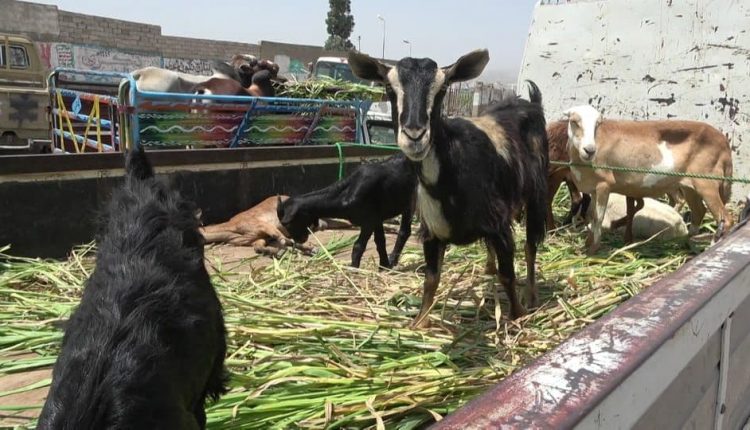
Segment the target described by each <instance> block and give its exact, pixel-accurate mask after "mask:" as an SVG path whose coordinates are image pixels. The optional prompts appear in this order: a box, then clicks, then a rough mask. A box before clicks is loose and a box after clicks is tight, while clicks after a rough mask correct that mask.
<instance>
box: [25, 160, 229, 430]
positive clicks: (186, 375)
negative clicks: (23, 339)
mask: <svg viewBox="0 0 750 430" xmlns="http://www.w3.org/2000/svg"><path fill="white" fill-rule="evenodd" d="M126 170H127V176H126V179H125V184H124V186H123V187H122V188H121V189H118V190H116V191H115V194H114V196H113V197H112V200H111V202H110V203H109V206H108V210H107V215H108V219H107V221H106V224H105V225H104V226H103V227H104V231H103V235H102V236H101V237H100V238H99V240H98V249H99V250H98V253H97V260H96V268H95V270H94V272H93V274H92V275H91V277H90V278H89V280H88V282H87V283H86V287H85V289H84V291H83V297H82V299H81V303H80V305H79V306H78V308H77V309H76V310H75V312H74V313H73V315H72V316H71V317H70V320H69V322H68V324H67V329H66V331H65V336H64V337H63V342H62V351H61V352H60V356H59V357H58V359H57V362H56V363H55V367H54V371H53V373H52V386H51V388H50V391H49V394H48V396H47V401H46V402H45V404H44V408H43V409H42V413H41V416H40V418H39V424H38V426H37V429H56V430H60V429H69V430H73V429H157V428H158V429H198V428H201V429H202V428H205V426H206V414H205V411H204V403H205V400H206V397H210V398H212V399H214V400H215V399H217V398H218V397H219V396H220V395H221V394H222V393H224V392H226V388H225V386H226V371H225V369H224V355H225V352H226V331H225V328H224V319H223V316H222V311H221V304H220V303H219V300H218V297H217V295H216V292H215V291H214V289H213V287H212V286H211V281H210V279H209V276H208V273H207V272H206V268H205V266H204V262H203V238H202V236H201V235H200V233H199V232H198V224H199V221H198V219H197V218H196V209H197V208H196V207H195V205H193V204H192V203H190V202H187V201H185V200H183V199H182V198H181V197H180V196H179V194H178V193H177V192H176V191H173V190H170V189H169V188H168V187H167V186H166V185H165V184H163V183H162V182H160V181H158V180H157V179H155V178H154V177H153V175H154V173H153V169H152V167H151V165H150V164H149V162H148V160H147V159H146V156H145V154H144V152H143V150H142V149H140V150H136V151H133V152H132V153H131V154H130V155H129V156H128V161H127V167H126Z"/></svg>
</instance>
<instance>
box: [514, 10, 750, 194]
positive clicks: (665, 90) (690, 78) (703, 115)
mask: <svg viewBox="0 0 750 430" xmlns="http://www.w3.org/2000/svg"><path fill="white" fill-rule="evenodd" d="M547 3H549V2H547ZM553 3H557V2H553ZM748 28H750V4H749V3H748V2H744V1H722V2H715V1H710V0H659V1H655V0H605V1H581V2H569V3H563V2H560V4H541V5H538V6H537V7H536V9H535V10H534V16H533V22H532V26H531V30H530V34H529V38H528V41H527V46H526V50H525V53H524V59H523V64H522V65H521V71H520V74H519V81H518V84H519V88H523V80H525V79H532V80H534V81H535V82H536V83H537V84H538V85H539V87H540V89H541V90H542V95H543V98H544V104H545V110H546V112H547V114H548V115H549V117H550V119H557V118H559V117H560V113H561V112H562V111H563V110H565V109H567V108H569V107H571V106H574V105H578V104H585V103H590V104H592V105H594V106H595V107H597V108H599V109H600V110H603V111H604V113H605V115H606V116H607V117H611V118H627V119H667V118H679V119H690V120H701V121H705V122H708V123H709V124H712V125H714V126H716V127H717V128H719V129H720V130H722V131H723V132H724V133H725V134H726V135H727V136H728V137H729V139H730V142H731V145H732V148H733V151H734V170H735V173H734V175H735V176H740V177H750V147H748V148H744V144H743V140H744V139H749V138H750V136H748V131H750V122H749V121H748V120H749V119H750V114H749V113H748V112H745V110H746V108H745V106H746V105H750V34H749V33H747V31H746V30H747V29H748ZM748 145H750V143H749V144H748ZM733 191H734V197H735V199H737V198H740V197H742V196H744V195H745V194H747V193H748V192H750V186H747V185H740V184H735V186H734V189H733Z"/></svg>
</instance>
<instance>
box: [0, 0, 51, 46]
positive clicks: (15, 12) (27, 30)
mask: <svg viewBox="0 0 750 430" xmlns="http://www.w3.org/2000/svg"><path fill="white" fill-rule="evenodd" d="M57 13H58V11H57V6H49V5H43V4H36V3H28V2H22V1H16V0H0V32H5V33H20V34H22V35H24V36H27V37H29V38H32V39H40V38H53V39H54V38H56V37H57V35H58V34H59V33H60V29H59V25H58V19H57Z"/></svg>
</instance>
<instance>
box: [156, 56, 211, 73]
mask: <svg viewBox="0 0 750 430" xmlns="http://www.w3.org/2000/svg"><path fill="white" fill-rule="evenodd" d="M211 63H212V61H209V60H200V59H187V58H164V66H163V67H164V68H165V69H169V70H176V71H178V72H183V73H192V74H195V75H206V76H210V75H211V74H212V73H213V71H212V70H211Z"/></svg>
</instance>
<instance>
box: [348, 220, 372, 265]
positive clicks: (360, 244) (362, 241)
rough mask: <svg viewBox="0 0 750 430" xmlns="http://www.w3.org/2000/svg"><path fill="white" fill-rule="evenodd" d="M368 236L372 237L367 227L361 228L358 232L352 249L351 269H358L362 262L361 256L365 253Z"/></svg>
mask: <svg viewBox="0 0 750 430" xmlns="http://www.w3.org/2000/svg"><path fill="white" fill-rule="evenodd" d="M370 236H372V230H371V229H370V228H369V227H365V226H362V228H361V229H360V230H359V237H358V238H357V241H356V242H354V246H353V247H352V267H359V264H360V262H361V261H362V254H364V253H365V249H366V248H367V242H368V241H369V240H370Z"/></svg>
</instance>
